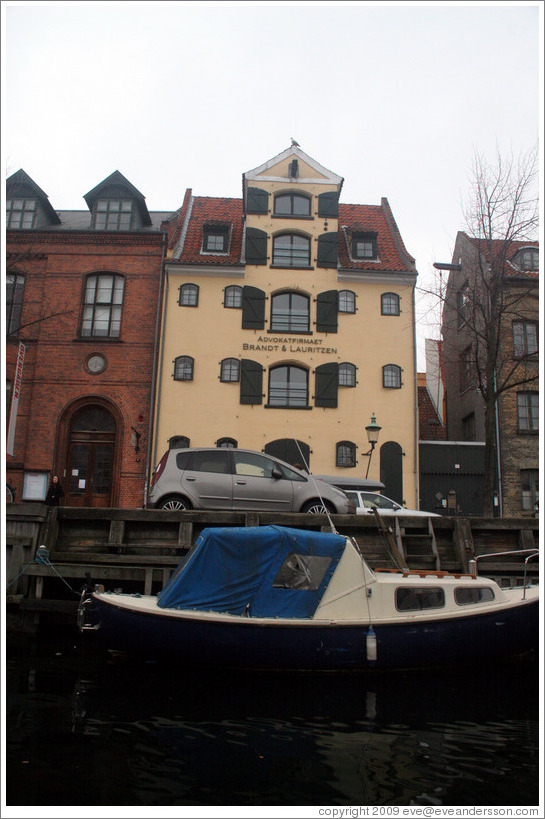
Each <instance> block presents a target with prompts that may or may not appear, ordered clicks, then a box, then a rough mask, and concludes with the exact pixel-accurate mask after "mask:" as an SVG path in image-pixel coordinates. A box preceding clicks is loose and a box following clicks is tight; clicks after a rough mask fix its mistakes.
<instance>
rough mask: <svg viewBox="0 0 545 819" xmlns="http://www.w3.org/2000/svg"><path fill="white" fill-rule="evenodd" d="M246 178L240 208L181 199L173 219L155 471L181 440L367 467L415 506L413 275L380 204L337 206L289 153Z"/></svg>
mask: <svg viewBox="0 0 545 819" xmlns="http://www.w3.org/2000/svg"><path fill="white" fill-rule="evenodd" d="M242 181H243V199H227V198H215V197H196V196H193V194H192V191H191V190H188V191H187V192H186V195H185V198H184V202H183V205H182V207H181V208H180V209H179V211H177V213H176V214H174V216H173V217H172V219H171V221H170V223H169V252H168V258H167V261H166V264H165V285H164V304H163V323H162V336H161V346H160V351H159V361H158V377H157V402H156V423H155V433H154V452H153V463H154V464H157V462H158V461H159V459H160V458H161V456H162V455H163V453H164V452H165V451H166V450H167V449H168V448H169V447H172V446H188V445H189V446H199V447H200V446H238V447H241V448H246V449H255V450H258V451H265V452H268V453H270V454H272V455H275V456H277V457H279V458H282V459H283V460H286V461H288V462H290V463H292V464H294V465H300V464H303V465H306V464H308V466H309V468H310V470H311V471H312V472H313V473H314V474H328V475H333V474H337V475H343V476H350V477H352V476H353V477H365V476H366V473H367V468H368V466H370V468H369V478H375V479H380V480H382V481H383V483H384V484H385V486H386V489H385V490H384V491H385V494H387V495H389V496H390V497H392V498H394V499H395V500H398V501H399V502H402V501H404V502H405V503H406V504H407V506H411V507H415V506H416V507H417V506H418V448H417V427H418V424H417V389H416V354H415V314H414V287H415V283H416V275H417V274H416V269H415V264H414V259H413V258H412V257H411V256H410V255H409V254H408V253H407V251H406V249H405V246H404V244H403V241H402V239H401V236H400V233H399V231H398V229H397V226H396V223H395V221H394V218H393V215H392V212H391V210H390V206H389V204H388V201H387V199H384V198H383V199H382V200H381V203H380V205H350V204H342V203H339V197H340V193H341V189H342V184H343V179H342V178H341V177H340V176H338V175H337V174H335V173H333V172H331V171H329V170H327V169H326V168H324V167H322V166H321V165H320V164H319V163H318V162H316V161H315V160H314V159H312V158H311V157H310V156H308V155H307V154H305V153H304V152H303V151H302V150H301V149H300V148H299V147H298V146H297V145H293V146H292V147H290V148H288V149H287V150H285V151H283V152H282V153H280V154H279V155H278V156H276V157H274V159H271V160H269V161H268V162H266V163H264V164H263V165H261V166H260V167H258V168H255V169H254V170H252V171H248V172H247V173H245V174H243V178H242ZM372 415H374V416H375V418H376V422H377V423H378V425H379V426H380V427H381V432H380V437H379V441H378V444H377V447H376V449H375V452H374V454H373V456H372V459H371V462H370V465H369V456H368V454H367V453H368V452H369V449H370V446H369V442H368V439H367V433H366V429H365V427H366V426H367V425H368V424H369V423H370V421H371V417H372ZM305 462H306V464H305Z"/></svg>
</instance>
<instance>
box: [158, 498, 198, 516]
mask: <svg viewBox="0 0 545 819" xmlns="http://www.w3.org/2000/svg"><path fill="white" fill-rule="evenodd" d="M159 509H166V510H167V511H168V512H183V511H184V510H185V509H191V504H190V503H189V501H187V500H186V499H185V498H182V497H180V495H169V496H168V497H167V498H163V500H162V501H161V503H160V504H159Z"/></svg>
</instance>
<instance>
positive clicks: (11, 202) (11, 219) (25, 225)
mask: <svg viewBox="0 0 545 819" xmlns="http://www.w3.org/2000/svg"><path fill="white" fill-rule="evenodd" d="M35 218H36V199H6V228H7V229H10V228H11V229H12V230H13V229H15V230H21V229H29V228H33V227H34V220H35Z"/></svg>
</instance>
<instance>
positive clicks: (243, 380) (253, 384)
mask: <svg viewBox="0 0 545 819" xmlns="http://www.w3.org/2000/svg"><path fill="white" fill-rule="evenodd" d="M262 393H263V367H262V366H261V364H259V363H258V362H257V361H251V360H250V359H249V358H243V359H242V361H241V362H240V403H241V404H261V403H263V394H262Z"/></svg>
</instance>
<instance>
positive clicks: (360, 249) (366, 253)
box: [352, 232, 377, 259]
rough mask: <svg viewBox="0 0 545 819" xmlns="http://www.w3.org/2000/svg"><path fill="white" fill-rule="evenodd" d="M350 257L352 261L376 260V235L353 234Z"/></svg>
mask: <svg viewBox="0 0 545 819" xmlns="http://www.w3.org/2000/svg"><path fill="white" fill-rule="evenodd" d="M352 256H353V257H354V259H376V258H377V234H376V233H371V232H355V233H353V234H352Z"/></svg>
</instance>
